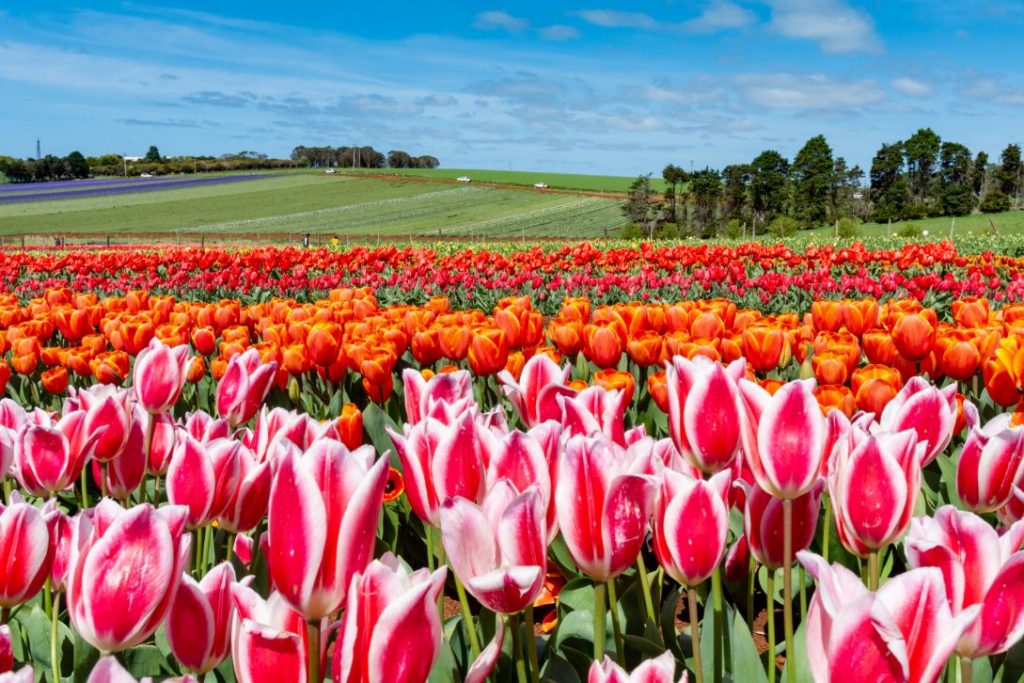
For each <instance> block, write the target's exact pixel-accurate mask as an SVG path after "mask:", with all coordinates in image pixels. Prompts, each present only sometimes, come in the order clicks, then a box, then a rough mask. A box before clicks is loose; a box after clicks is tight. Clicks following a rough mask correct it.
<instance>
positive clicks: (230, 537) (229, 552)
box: [224, 532, 238, 564]
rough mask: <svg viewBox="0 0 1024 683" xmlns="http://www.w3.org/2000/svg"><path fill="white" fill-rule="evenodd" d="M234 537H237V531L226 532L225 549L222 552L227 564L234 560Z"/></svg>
mask: <svg viewBox="0 0 1024 683" xmlns="http://www.w3.org/2000/svg"><path fill="white" fill-rule="evenodd" d="M236 538H238V532H235V533H233V534H228V542H227V549H226V550H225V551H224V554H225V556H226V557H227V560H228V564H231V562H232V561H233V560H234V555H235V539H236Z"/></svg>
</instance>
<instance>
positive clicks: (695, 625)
mask: <svg viewBox="0 0 1024 683" xmlns="http://www.w3.org/2000/svg"><path fill="white" fill-rule="evenodd" d="M686 606H687V612H689V613H690V642H691V643H692V646H693V674H694V677H695V678H696V679H697V683H704V665H703V664H702V663H701V658H700V620H698V619H697V590H696V589H695V588H692V587H691V588H688V589H687V590H686Z"/></svg>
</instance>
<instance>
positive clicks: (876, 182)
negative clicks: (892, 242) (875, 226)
mask: <svg viewBox="0 0 1024 683" xmlns="http://www.w3.org/2000/svg"><path fill="white" fill-rule="evenodd" d="M909 199H910V196H909V190H908V187H907V178H906V176H905V175H904V173H903V143H902V142H897V143H895V144H893V145H886V144H883V145H882V147H881V148H880V149H879V150H878V152H877V153H876V154H875V158H874V159H872V160H871V201H872V202H874V208H873V210H872V212H871V218H872V220H874V221H875V222H876V223H882V222H884V221H887V220H897V221H898V220H899V219H900V218H902V217H903V211H904V210H905V209H906V206H907V203H908V201H909Z"/></svg>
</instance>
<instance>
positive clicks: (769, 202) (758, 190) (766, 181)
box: [750, 149, 789, 223]
mask: <svg viewBox="0 0 1024 683" xmlns="http://www.w3.org/2000/svg"><path fill="white" fill-rule="evenodd" d="M750 167H751V180H750V202H751V206H752V207H753V209H754V212H755V213H756V214H757V215H758V217H759V221H758V222H759V223H764V222H765V221H771V220H772V219H773V218H775V216H776V215H778V214H780V213H782V211H783V210H784V208H785V206H786V182H787V178H788V176H789V162H788V161H787V160H786V158H785V157H784V156H782V155H781V154H779V153H778V152H776V151H775V150H773V149H769V150H766V151H764V152H761V153H760V154H758V155H757V157H755V158H754V160H753V161H752V162H751V164H750Z"/></svg>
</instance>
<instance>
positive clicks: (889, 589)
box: [797, 551, 978, 683]
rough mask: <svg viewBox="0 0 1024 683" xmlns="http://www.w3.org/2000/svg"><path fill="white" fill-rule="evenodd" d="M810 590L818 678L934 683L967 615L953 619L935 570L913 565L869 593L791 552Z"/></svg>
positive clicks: (810, 640)
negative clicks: (810, 584) (811, 581)
mask: <svg viewBox="0 0 1024 683" xmlns="http://www.w3.org/2000/svg"><path fill="white" fill-rule="evenodd" d="M797 557H798V559H799V560H800V563H801V564H803V565H804V567H806V568H807V571H808V572H809V573H810V574H811V575H812V576H813V577H814V579H815V583H816V585H817V590H816V591H815V593H814V597H813V598H812V600H811V604H810V608H809V609H808V613H807V658H808V660H809V662H810V668H811V672H812V674H813V676H814V680H815V681H818V682H819V683H824V682H825V681H829V682H831V683H862V682H863V681H872V682H875V681H878V682H879V683H890V682H892V683H934V682H935V681H936V680H938V677H939V674H941V673H942V669H943V667H944V666H945V665H946V660H947V659H948V658H949V656H950V655H951V654H952V652H953V648H954V647H955V645H956V643H957V640H959V639H960V636H961V634H963V632H964V630H965V629H966V628H967V627H968V625H969V624H970V622H971V620H972V619H974V618H975V615H976V614H977V611H978V608H977V607H971V608H969V609H968V610H966V611H965V612H963V613H961V614H959V615H957V616H955V617H954V616H953V614H952V613H951V612H950V609H949V603H948V602H947V598H946V590H945V587H944V586H943V581H942V573H941V572H940V571H939V570H937V569H933V568H925V569H914V570H911V571H909V572H906V573H905V574H900V575H899V576H896V577H894V578H891V579H889V580H888V581H887V582H886V583H885V585H884V586H882V587H881V589H879V591H878V592H877V593H870V592H868V590H867V589H866V588H864V585H863V584H862V583H861V582H860V579H859V578H857V576H856V575H855V574H854V573H853V572H851V571H850V570H849V569H846V568H845V567H843V566H841V565H839V564H834V565H832V566H831V567H829V566H828V564H827V563H826V562H825V560H824V559H822V558H821V557H819V556H818V555H813V554H811V553H808V552H806V551H804V552H801V553H799V554H798V556H797Z"/></svg>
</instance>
